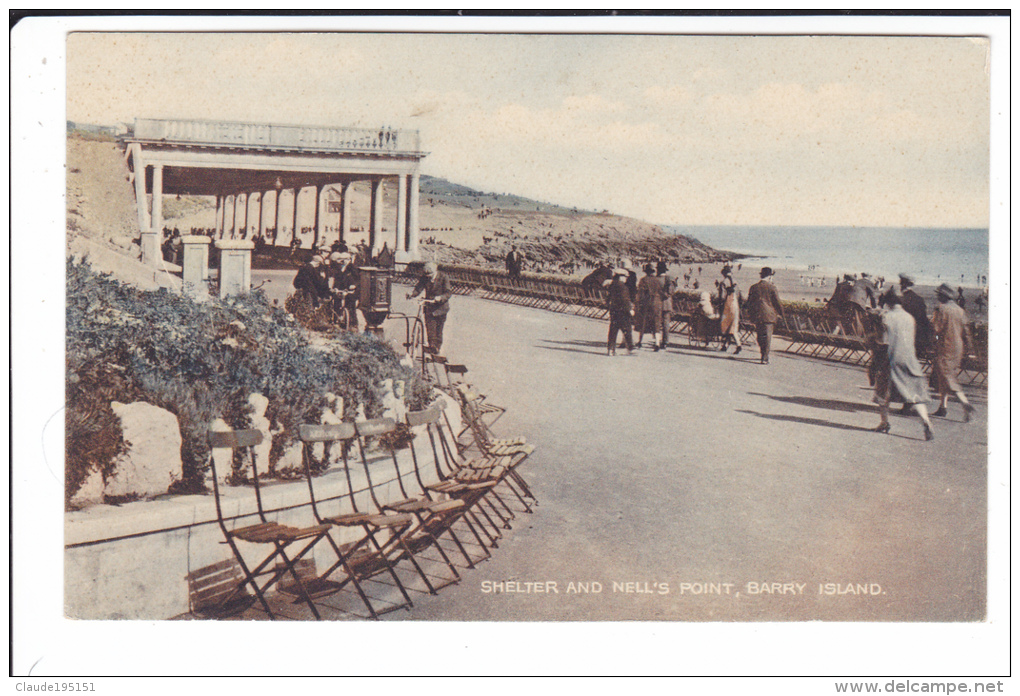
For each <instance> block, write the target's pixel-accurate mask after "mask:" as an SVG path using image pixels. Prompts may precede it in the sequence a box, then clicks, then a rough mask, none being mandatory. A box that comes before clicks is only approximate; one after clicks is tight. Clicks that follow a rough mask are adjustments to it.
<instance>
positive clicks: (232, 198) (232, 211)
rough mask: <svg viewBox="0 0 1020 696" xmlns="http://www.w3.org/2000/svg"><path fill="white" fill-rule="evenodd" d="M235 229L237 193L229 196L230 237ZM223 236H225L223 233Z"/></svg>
mask: <svg viewBox="0 0 1020 696" xmlns="http://www.w3.org/2000/svg"><path fill="white" fill-rule="evenodd" d="M236 229H237V195H236V194H235V195H232V196H230V237H229V238H230V239H233V238H234V232H235V230H236ZM224 232H226V230H224ZM224 236H226V235H225V234H224Z"/></svg>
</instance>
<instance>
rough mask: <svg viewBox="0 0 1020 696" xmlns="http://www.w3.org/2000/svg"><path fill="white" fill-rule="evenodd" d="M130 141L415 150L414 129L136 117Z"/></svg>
mask: <svg viewBox="0 0 1020 696" xmlns="http://www.w3.org/2000/svg"><path fill="white" fill-rule="evenodd" d="M133 139H134V140H140V141H152V142H174V143H189V144H195V145H214V146H215V145H220V146H232V147H257V148H279V149H308V150H330V151H338V152H390V153H417V152H419V151H420V144H421V143H420V137H419V133H418V131H416V130H398V129H395V128H388V127H381V128H348V127H343V126H280V125H272V124H265V123H245V122H234V121H201V120H180V119H152V118H140V119H136V120H135V131H134V137H133Z"/></svg>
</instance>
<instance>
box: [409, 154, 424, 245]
mask: <svg viewBox="0 0 1020 696" xmlns="http://www.w3.org/2000/svg"><path fill="white" fill-rule="evenodd" d="M407 194H408V195H407V253H409V254H410V255H411V258H412V259H414V260H415V261H417V260H419V259H420V258H421V256H420V255H419V252H418V172H415V173H414V174H412V175H411V181H410V183H409V184H408V188H407Z"/></svg>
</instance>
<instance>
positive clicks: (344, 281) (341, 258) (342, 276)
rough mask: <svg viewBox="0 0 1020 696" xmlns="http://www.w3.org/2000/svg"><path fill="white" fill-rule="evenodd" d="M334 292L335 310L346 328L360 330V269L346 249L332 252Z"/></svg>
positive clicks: (331, 274) (331, 275)
mask: <svg viewBox="0 0 1020 696" xmlns="http://www.w3.org/2000/svg"><path fill="white" fill-rule="evenodd" d="M329 258H330V261H331V266H332V268H331V272H330V277H331V280H332V292H333V311H334V312H335V313H336V315H337V316H338V317H341V318H343V317H344V315H346V318H345V319H341V323H342V324H343V325H344V328H346V329H349V330H351V331H357V330H358V269H357V268H355V267H354V264H352V263H351V259H352V258H353V257H352V256H351V254H350V253H348V252H346V251H334V252H333V253H332V254H330V257H329Z"/></svg>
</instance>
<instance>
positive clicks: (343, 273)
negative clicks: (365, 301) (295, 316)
mask: <svg viewBox="0 0 1020 696" xmlns="http://www.w3.org/2000/svg"><path fill="white" fill-rule="evenodd" d="M353 261H354V255H353V254H351V253H350V252H349V251H333V252H327V251H321V252H320V253H318V254H316V255H315V256H313V257H312V258H311V259H310V260H309V261H308V262H307V263H306V264H304V265H303V266H301V268H299V269H298V272H297V275H295V276H294V289H295V290H296V291H297V294H298V295H299V297H300V299H301V301H303V302H306V303H308V304H310V305H311V307H312V309H313V310H315V309H318V308H319V306H320V305H323V304H327V303H328V305H329V306H330V309H331V316H332V318H333V321H334V323H336V324H337V325H339V326H340V327H341V328H344V329H348V330H351V331H357V329H358V311H357V310H358V292H357V290H358V279H359V274H358V267H357V266H356V265H355V264H354V263H353Z"/></svg>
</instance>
